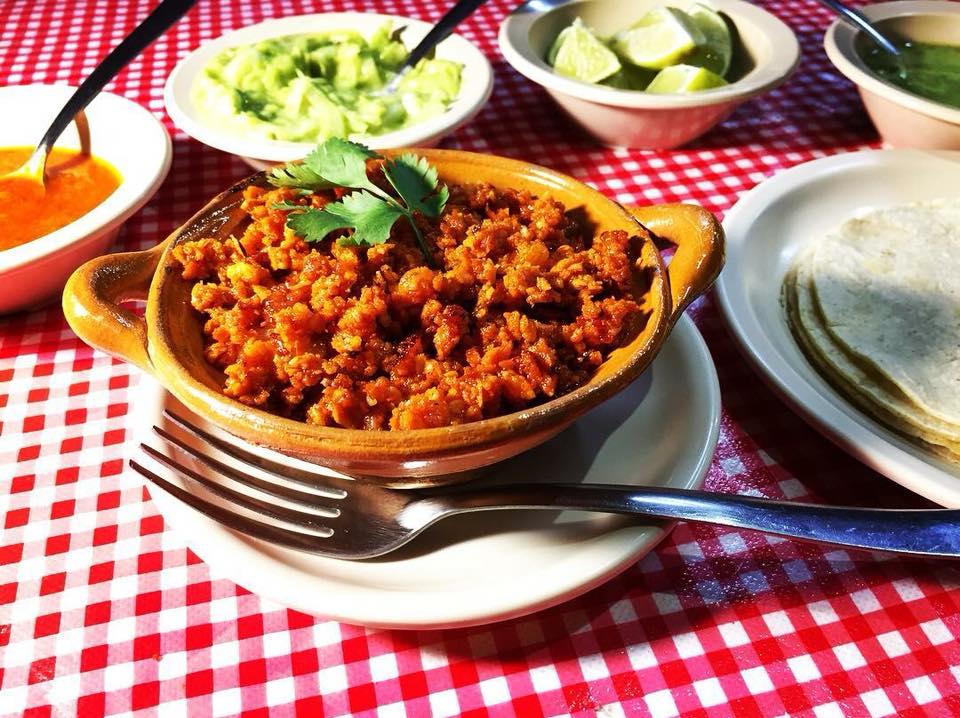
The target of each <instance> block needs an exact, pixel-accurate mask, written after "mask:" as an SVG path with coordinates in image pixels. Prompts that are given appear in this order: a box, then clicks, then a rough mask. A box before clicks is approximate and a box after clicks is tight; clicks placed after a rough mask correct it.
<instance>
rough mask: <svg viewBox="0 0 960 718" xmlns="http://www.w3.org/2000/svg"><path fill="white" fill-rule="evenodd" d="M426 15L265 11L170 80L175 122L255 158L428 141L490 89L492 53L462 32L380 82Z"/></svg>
mask: <svg viewBox="0 0 960 718" xmlns="http://www.w3.org/2000/svg"><path fill="white" fill-rule="evenodd" d="M430 27H431V26H430V25H429V24H428V23H424V22H421V21H419V20H413V19H408V18H400V17H392V16H388V15H377V14H372V13H351V12H344V13H323V14H318V15H300V16H294V17H285V18H281V19H277V20H268V21H266V22H263V23H260V24H258V25H253V26H250V27H246V28H243V29H242V30H237V31H235V32H232V33H229V34H227V35H224V36H221V37H220V38H217V39H216V40H213V41H211V42H207V43H205V44H204V45H202V46H201V47H200V48H198V49H197V50H195V51H194V52H192V53H191V54H190V55H188V56H187V57H186V58H184V59H183V60H182V61H181V62H180V63H179V64H178V65H177V67H176V68H175V69H174V71H173V73H171V75H170V77H169V79H168V81H167V85H166V88H165V91H164V99H165V102H166V107H167V111H168V113H169V114H170V116H171V118H172V119H173V121H174V123H175V124H176V125H177V126H178V127H179V128H180V129H182V130H183V131H184V132H186V133H187V134H188V135H190V136H191V137H193V138H195V139H197V140H199V141H201V142H204V143H205V144H208V145H210V146H212V147H216V148H217V149H220V150H224V151H226V152H231V153H233V154H237V155H240V156H241V157H243V158H244V159H245V160H247V162H248V163H249V164H251V165H252V166H253V167H256V168H262V167H264V166H266V165H269V164H273V163H276V162H286V161H289V160H291V159H295V158H297V157H302V156H303V155H304V153H305V151H307V150H308V149H309V148H310V147H313V146H315V145H316V144H317V142H320V141H323V140H324V139H327V138H329V137H344V138H348V139H351V140H354V141H360V142H363V143H364V144H367V145H368V146H370V147H372V148H386V147H405V146H410V147H414V146H429V145H433V144H436V143H437V142H439V141H440V140H441V139H442V138H443V137H444V136H445V135H447V134H449V133H450V132H452V131H454V130H455V129H457V128H458V127H460V126H461V125H463V124H464V123H466V122H468V121H469V120H470V119H472V117H473V116H474V115H476V114H477V113H478V112H479V111H480V109H481V108H482V107H483V105H484V104H485V103H486V101H487V99H488V98H489V96H490V92H491V89H492V85H493V73H492V71H491V68H490V64H489V62H488V61H487V59H486V57H485V56H484V55H483V53H481V52H480V51H479V50H478V49H477V48H476V47H474V46H473V45H472V44H470V43H469V42H467V41H466V40H465V39H463V38H462V37H459V36H457V35H452V36H451V37H449V38H447V39H446V40H444V41H443V42H442V43H440V45H438V46H437V49H436V51H435V53H434V55H433V56H432V57H428V58H425V59H424V60H421V61H420V62H419V63H418V64H417V65H416V67H414V68H412V69H411V70H410V71H409V72H406V73H404V75H403V77H402V78H401V80H400V82H399V85H398V86H397V88H396V90H395V91H393V92H387V91H386V90H385V88H386V86H387V84H388V83H389V82H390V81H391V80H392V79H393V78H394V76H395V75H396V74H397V70H398V69H399V68H400V66H401V64H402V63H403V61H404V60H405V59H406V57H407V54H408V52H409V49H410V48H412V47H413V46H414V45H415V44H416V43H417V42H418V41H419V40H420V39H421V38H422V37H423V36H424V35H425V34H426V33H427V32H428V31H429V29H430Z"/></svg>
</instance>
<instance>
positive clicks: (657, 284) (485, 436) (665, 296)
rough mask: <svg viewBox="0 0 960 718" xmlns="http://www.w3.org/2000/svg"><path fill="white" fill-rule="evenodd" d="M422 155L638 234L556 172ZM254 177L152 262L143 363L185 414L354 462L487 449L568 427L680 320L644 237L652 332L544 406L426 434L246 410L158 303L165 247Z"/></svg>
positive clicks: (621, 212)
mask: <svg viewBox="0 0 960 718" xmlns="http://www.w3.org/2000/svg"><path fill="white" fill-rule="evenodd" d="M421 152H423V153H425V154H427V155H430V156H432V159H431V161H433V162H442V161H443V159H444V158H446V159H449V160H450V161H457V160H458V159H461V160H465V161H467V162H472V163H479V164H480V166H481V167H482V166H483V164H484V163H491V164H497V165H501V166H503V165H506V166H507V167H509V168H510V169H511V170H513V171H514V172H527V173H532V174H533V175H535V176H536V178H537V179H538V180H540V181H542V182H543V183H544V184H545V185H546V184H548V183H550V182H554V183H560V184H567V185H570V186H573V187H575V188H576V189H577V191H578V192H579V193H581V195H582V196H583V198H584V199H583V204H585V205H587V204H593V203H598V204H600V205H602V206H604V207H606V208H607V209H608V210H610V211H612V212H613V213H615V214H617V215H618V216H619V218H620V219H622V221H623V223H624V225H630V226H636V228H637V233H638V234H640V233H641V232H645V231H646V228H645V227H643V225H641V224H640V222H639V221H638V220H637V219H636V218H635V217H633V216H632V215H631V214H630V213H629V212H628V211H627V210H626V209H625V208H624V207H623V206H622V205H620V204H619V203H618V202H616V201H614V200H612V199H610V198H609V197H607V196H606V195H604V194H603V193H601V192H600V191H598V190H596V189H594V188H592V187H590V186H589V185H586V184H584V183H583V182H580V181H579V180H577V179H575V178H573V177H570V176H569V175H565V174H563V173H561V172H557V171H555V170H552V169H549V168H546V167H542V166H540V165H536V164H533V163H530V162H524V161H522V160H516V159H511V158H505V157H498V156H495V155H488V154H481V153H476V152H467V151H463V150H443V149H441V150H438V149H426V150H421ZM441 172H442V168H441ZM261 174H262V173H256V174H254V175H252V176H251V177H249V178H247V179H245V180H243V181H241V182H240V183H238V184H236V185H234V186H233V187H231V188H230V189H228V190H226V191H225V192H224V193H221V194H220V195H217V197H215V198H214V199H213V200H211V201H210V203H208V204H207V205H206V206H205V207H204V208H202V209H201V210H200V211H199V212H197V214H195V215H194V216H193V217H191V218H190V219H189V220H187V222H186V223H184V225H182V226H181V227H180V228H179V229H177V230H176V231H175V232H174V233H173V234H172V235H171V236H170V237H169V238H168V239H167V240H165V242H164V243H163V244H162V245H159V246H158V247H157V249H158V251H162V256H161V257H160V258H159V264H158V265H157V269H156V271H155V272H154V275H153V279H152V281H151V283H150V290H149V295H148V300H147V309H146V323H147V335H148V352H149V357H150V362H151V365H152V368H153V369H154V373H155V375H156V376H157V378H159V379H160V380H161V382H162V383H163V384H164V385H165V386H167V387H168V388H169V389H170V390H171V391H173V393H174V394H175V395H176V396H177V397H178V398H179V399H180V400H181V401H183V402H184V403H185V404H187V405H188V406H189V407H191V408H194V409H195V406H194V400H196V401H197V402H198V405H199V402H201V401H202V402H203V408H204V409H206V410H207V411H209V409H210V407H214V414H216V415H217V416H219V417H221V418H223V417H229V418H236V419H240V418H241V417H242V421H243V422H244V423H245V424H248V425H251V426H252V427H253V428H258V429H263V430H266V429H267V427H274V429H273V430H274V431H282V432H283V434H284V435H285V436H287V437H295V440H296V441H297V442H312V443H319V442H330V445H331V446H334V445H336V446H337V447H338V448H337V450H338V453H342V454H350V455H354V456H362V455H368V454H379V455H380V456H382V457H385V458H388V457H393V458H401V457H404V456H409V455H411V454H417V453H418V452H420V453H423V452H428V453H430V454H431V455H435V456H443V455H454V454H457V453H461V452H462V451H463V450H464V449H467V448H469V449H473V450H479V449H482V448H483V447H486V446H494V445H497V444H498V443H502V442H503V441H505V440H507V439H509V437H510V436H511V435H514V434H523V435H533V434H536V433H537V432H538V431H539V432H542V431H546V430H547V429H549V428H550V427H552V426H557V425H560V424H562V423H563V422H565V421H566V420H567V419H568V418H569V420H571V421H572V420H573V419H574V418H576V417H577V416H579V415H581V414H582V413H584V412H586V411H588V410H589V409H590V408H592V407H594V406H596V405H597V404H599V403H601V402H602V401H605V400H606V399H608V398H609V397H610V396H613V395H614V394H616V393H617V392H619V391H620V390H621V389H623V388H624V387H626V386H627V385H629V384H630V383H631V382H632V381H633V380H634V379H636V378H637V377H638V376H639V375H640V373H642V371H643V369H644V368H645V367H646V366H647V365H648V364H649V362H650V361H652V360H653V358H654V356H655V355H656V353H657V351H658V350H659V348H660V346H662V344H663V341H664V340H665V338H666V336H667V335H668V334H669V332H670V329H671V328H672V325H673V322H674V320H675V319H676V318H677V317H678V316H679V313H677V312H675V311H674V308H673V304H672V299H671V295H670V281H669V275H668V273H667V268H666V264H665V263H664V260H663V258H662V257H661V254H660V251H659V250H658V249H657V247H656V246H655V244H654V242H653V239H652V237H651V238H649V239H645V240H644V249H643V256H644V257H645V260H646V261H647V262H652V263H653V264H655V266H656V272H657V275H658V276H657V277H655V278H654V279H653V280H651V288H650V292H651V293H654V292H656V293H657V295H658V297H657V298H656V299H655V300H654V301H653V302H651V306H652V309H651V313H650V318H649V319H648V321H650V322H656V325H655V326H654V327H653V328H652V331H651V332H650V335H649V338H648V340H647V341H646V343H645V344H644V345H643V347H638V349H637V350H635V351H634V352H633V353H632V354H631V355H630V356H629V357H627V358H626V359H625V361H624V362H623V365H622V366H621V367H620V368H618V369H617V370H616V371H615V372H613V373H611V374H610V375H608V376H606V377H604V378H603V379H602V380H600V381H598V382H596V383H593V382H590V383H587V384H584V385H582V386H580V387H578V388H576V389H574V390H573V391H570V392H567V393H565V394H563V395H561V396H558V397H556V398H554V399H551V400H550V401H547V402H544V403H542V404H537V405H535V406H532V407H529V408H527V409H522V410H520V411H514V412H511V413H509V414H503V415H500V416H497V417H492V418H489V419H483V420H480V421H474V422H468V423H465V424H459V425H454V426H444V427H438V428H430V429H410V430H397V431H394V430H390V431H365V430H362V429H346V428H341V427H327V426H316V425H313V424H307V423H306V422H302V421H297V420H295V419H288V418H285V417H281V416H278V415H276V414H273V413H270V412H268V411H266V410H264V409H260V408H257V407H250V406H247V405H245V404H242V403H240V402H238V401H236V400H235V399H232V398H230V397H228V396H226V395H225V394H223V393H222V392H220V391H216V390H213V389H211V388H210V387H208V386H206V385H205V384H204V383H203V382H201V381H199V380H198V379H197V378H196V377H195V376H193V374H192V373H191V372H190V371H189V370H188V369H187V368H186V367H185V366H183V365H182V364H181V363H180V362H179V360H178V358H177V354H178V352H177V347H176V346H175V344H174V343H173V342H172V341H171V337H170V336H168V335H167V333H166V330H165V327H166V318H165V316H164V314H165V313H166V312H167V310H168V309H169V308H168V307H165V306H164V305H163V304H162V302H161V301H160V297H161V293H162V291H163V289H164V285H165V284H166V283H167V281H169V280H170V278H171V276H174V277H175V275H177V272H175V271H172V270H171V269H170V261H171V260H170V248H172V247H173V246H174V245H175V244H176V243H177V241H178V239H179V236H180V234H181V233H182V231H183V230H184V229H185V228H186V227H188V226H189V225H190V224H191V223H193V222H194V221H195V220H196V219H197V218H199V217H200V216H202V215H204V214H205V213H207V212H209V211H210V210H211V209H212V208H213V207H215V206H216V205H217V203H218V202H219V201H220V200H221V199H222V198H223V197H224V196H225V195H226V194H228V193H230V192H233V191H236V190H237V189H238V188H240V187H243V186H245V185H246V184H247V183H248V182H250V181H252V180H253V179H255V178H256V177H258V176H259V175H261ZM608 360H609V359H608ZM201 413H202V412H201ZM349 439H353V441H349Z"/></svg>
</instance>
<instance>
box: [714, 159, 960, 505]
mask: <svg viewBox="0 0 960 718" xmlns="http://www.w3.org/2000/svg"><path fill="white" fill-rule="evenodd" d="M958 195H960V153H958V152H924V151H919V150H879V151H864V152H854V153H849V154H843V155H836V156H833V157H827V158H824V159H819V160H814V161H812V162H807V163H805V164H803V165H799V166H797V167H794V168H792V169H789V170H786V171H783V172H781V173H779V174H777V175H776V176H774V177H773V178H771V179H769V180H767V181H765V182H763V183H761V184H760V185H758V186H757V187H755V188H754V189H753V190H751V191H750V192H748V193H747V194H745V195H744V196H743V197H742V198H741V199H740V201H739V202H738V203H737V204H736V206H734V207H733V209H731V210H730V212H728V213H727V215H726V218H725V219H724V223H723V224H724V229H725V230H726V235H727V264H726V268H725V269H724V270H723V273H722V274H721V275H720V279H719V280H718V281H717V293H718V296H719V299H720V307H721V309H722V311H723V313H724V315H725V317H726V319H727V322H728V324H729V326H730V328H731V330H732V332H733V335H734V337H735V338H736V340H737V341H738V342H739V344H740V346H741V348H742V349H743V350H744V352H745V353H746V355H747V356H748V357H749V358H750V359H751V360H752V361H753V363H754V364H755V366H756V367H757V369H758V370H759V371H760V373H761V374H762V375H763V377H764V378H765V379H767V381H768V382H769V383H770V385H771V386H772V387H773V389H774V390H775V391H776V392H777V393H778V394H780V395H781V396H782V397H783V398H784V399H786V400H787V401H788V403H790V404H791V405H793V407H794V408H795V409H796V410H797V411H798V412H799V413H800V414H801V415H802V416H803V417H804V418H805V419H807V420H808V421H809V422H810V423H811V424H812V425H813V426H814V427H815V428H817V429H818V430H820V431H821V432H822V433H823V434H825V435H826V436H827V437H828V438H830V439H831V440H832V441H834V443H836V444H837V445H838V446H840V447H841V448H842V449H844V450H846V451H848V452H849V453H850V454H852V455H853V456H855V457H856V458H858V459H860V460H861V461H863V462H864V463H866V464H867V465H868V466H870V467H872V468H874V469H876V470H877V471H879V472H880V473H882V474H884V475H885V476H887V477H889V478H891V479H893V480H894V481H896V482H897V483H899V484H902V485H903V486H905V487H907V488H908V489H910V490H911V491H915V492H916V493H918V494H920V495H922V496H925V497H926V498H928V499H930V500H932V501H935V502H936V503H938V504H941V505H943V506H948V507H960V465H958V464H956V463H953V462H950V461H948V460H945V459H943V458H940V457H939V456H937V455H936V454H934V453H933V452H931V451H928V450H926V449H924V448H922V447H921V446H920V445H918V444H915V443H912V442H911V441H909V440H907V439H906V438H903V437H902V436H901V435H899V434H898V433H895V432H894V431H892V430H890V429H887V428H886V427H885V426H884V425H882V424H880V423H879V422H878V421H875V420H874V419H873V418H871V417H870V416H869V415H868V414H866V413H864V412H862V411H860V410H859V409H857V408H856V407H855V406H854V405H853V404H852V403H851V402H850V401H849V400H848V399H847V398H845V397H844V396H843V395H841V394H840V393H839V392H838V391H836V390H835V389H834V388H833V387H832V386H831V385H830V384H829V383H828V382H827V381H826V380H825V379H824V378H823V377H822V376H821V374H820V373H819V372H818V371H817V370H816V369H815V368H814V367H813V366H812V365H811V363H810V362H809V361H808V359H807V358H806V356H805V355H804V353H803V352H802V351H801V349H800V347H799V346H798V344H797V342H796V341H795V339H794V336H793V334H792V333H791V330H790V327H789V326H788V323H787V317H786V312H785V310H784V308H783V306H782V303H781V289H782V286H783V283H784V279H785V277H786V276H787V274H788V272H789V271H790V269H791V267H792V265H793V263H794V261H795V259H796V258H797V257H798V255H799V253H800V252H801V251H802V250H804V249H807V248H809V247H811V246H812V244H813V243H815V242H817V241H818V240H820V239H822V238H823V237H824V236H826V235H827V234H828V233H831V232H834V231H836V230H837V229H838V228H840V227H841V225H843V224H844V223H845V222H847V221H848V220H850V219H851V218H854V217H859V216H863V215H866V214H867V213H869V212H871V211H873V210H878V209H881V208H886V207H891V206H896V205H903V204H906V203H912V202H923V201H926V200H931V199H941V198H942V199H951V198H956V197H957V196H958ZM957 241H958V242H960V239H958V240H957ZM956 359H957V361H958V362H960V346H958V347H957V352H956Z"/></svg>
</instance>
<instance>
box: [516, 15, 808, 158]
mask: <svg viewBox="0 0 960 718" xmlns="http://www.w3.org/2000/svg"><path fill="white" fill-rule="evenodd" d="M500 49H501V51H502V52H503V55H504V57H505V58H506V59H507V61H508V62H509V63H510V64H511V65H512V66H513V67H514V69H516V70H517V72H519V73H520V74H522V75H524V76H525V77H527V78H528V79H530V80H532V81H533V82H536V83H537V84H539V85H541V86H543V88H544V89H545V90H546V91H547V92H548V93H549V94H550V95H551V96H552V97H553V99H554V100H556V102H557V103H558V104H559V105H560V107H562V108H563V109H564V110H565V111H566V112H567V113H568V114H569V115H570V116H571V117H572V118H573V119H574V120H575V121H577V122H578V123H579V124H580V125H581V126H583V128H584V129H586V130H587V131H588V132H589V133H590V134H592V135H593V136H594V137H596V138H597V139H598V140H600V141H601V142H603V143H604V144H607V145H611V146H616V147H631V148H641V149H670V148H673V147H678V146H680V145H683V144H686V143H687V142H690V141H692V140H694V139H695V138H697V137H699V136H700V135H702V134H704V133H705V132H707V131H709V130H710V129H711V128H712V127H714V126H715V125H716V124H717V123H719V122H721V121H722V120H723V119H724V118H725V117H726V116H727V115H729V114H730V112H732V111H733V110H734V109H735V108H736V107H737V106H738V105H740V104H741V103H743V102H745V101H746V100H748V99H750V98H752V97H755V96H757V95H759V94H762V93H764V92H767V91H768V90H771V89H773V88H774V87H776V86H777V85H779V84H780V83H782V82H783V81H784V80H786V79H787V77H789V75H790V73H791V72H792V71H793V69H794V67H796V64H797V62H798V61H799V59H800V46H799V44H798V43H797V39H796V37H795V36H794V34H793V32H792V31H791V30H790V28H788V27H787V26H786V25H785V24H784V23H783V22H781V21H780V20H779V19H777V18H776V17H774V16H773V15H771V14H770V13H768V12H766V11H765V10H763V9H761V8H759V7H757V6H755V5H752V4H750V3H747V2H743V1H742V0H677V3H676V4H667V3H666V2H664V1H663V0H636V1H635V2H624V0H574V2H566V3H558V2H551V1H550V0H536V1H531V2H526V3H524V4H523V5H521V6H520V7H519V8H517V9H516V10H515V11H514V12H513V13H511V14H510V15H509V16H508V17H507V18H506V19H505V20H504V22H503V24H502V25H501V26H500Z"/></svg>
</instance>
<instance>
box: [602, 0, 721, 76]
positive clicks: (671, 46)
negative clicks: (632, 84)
mask: <svg viewBox="0 0 960 718" xmlns="http://www.w3.org/2000/svg"><path fill="white" fill-rule="evenodd" d="M705 42H706V38H705V37H704V36H703V33H702V32H701V31H700V29H699V28H698V27H697V26H696V25H695V24H694V22H693V20H691V19H690V16H689V15H687V14H686V13H685V12H684V11H683V10H678V9H677V8H673V7H655V8H654V9H653V10H651V11H650V12H648V13H647V14H646V15H644V16H643V17H642V18H640V19H639V20H637V22H635V23H634V24H633V26H632V27H631V28H630V29H629V30H624V31H622V32H619V33H617V34H616V36H615V37H614V41H613V49H614V50H616V51H617V54H619V55H620V56H621V57H622V58H623V59H625V60H627V61H628V62H631V63H633V64H634V65H638V66H639V67H647V68H651V69H653V70H660V69H663V68H665V67H669V66H670V65H675V64H677V63H678V62H680V61H681V60H683V58H684V56H685V55H687V54H688V53H690V52H691V51H693V50H694V49H695V48H696V47H697V46H698V45H703V44H704V43H705Z"/></svg>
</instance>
